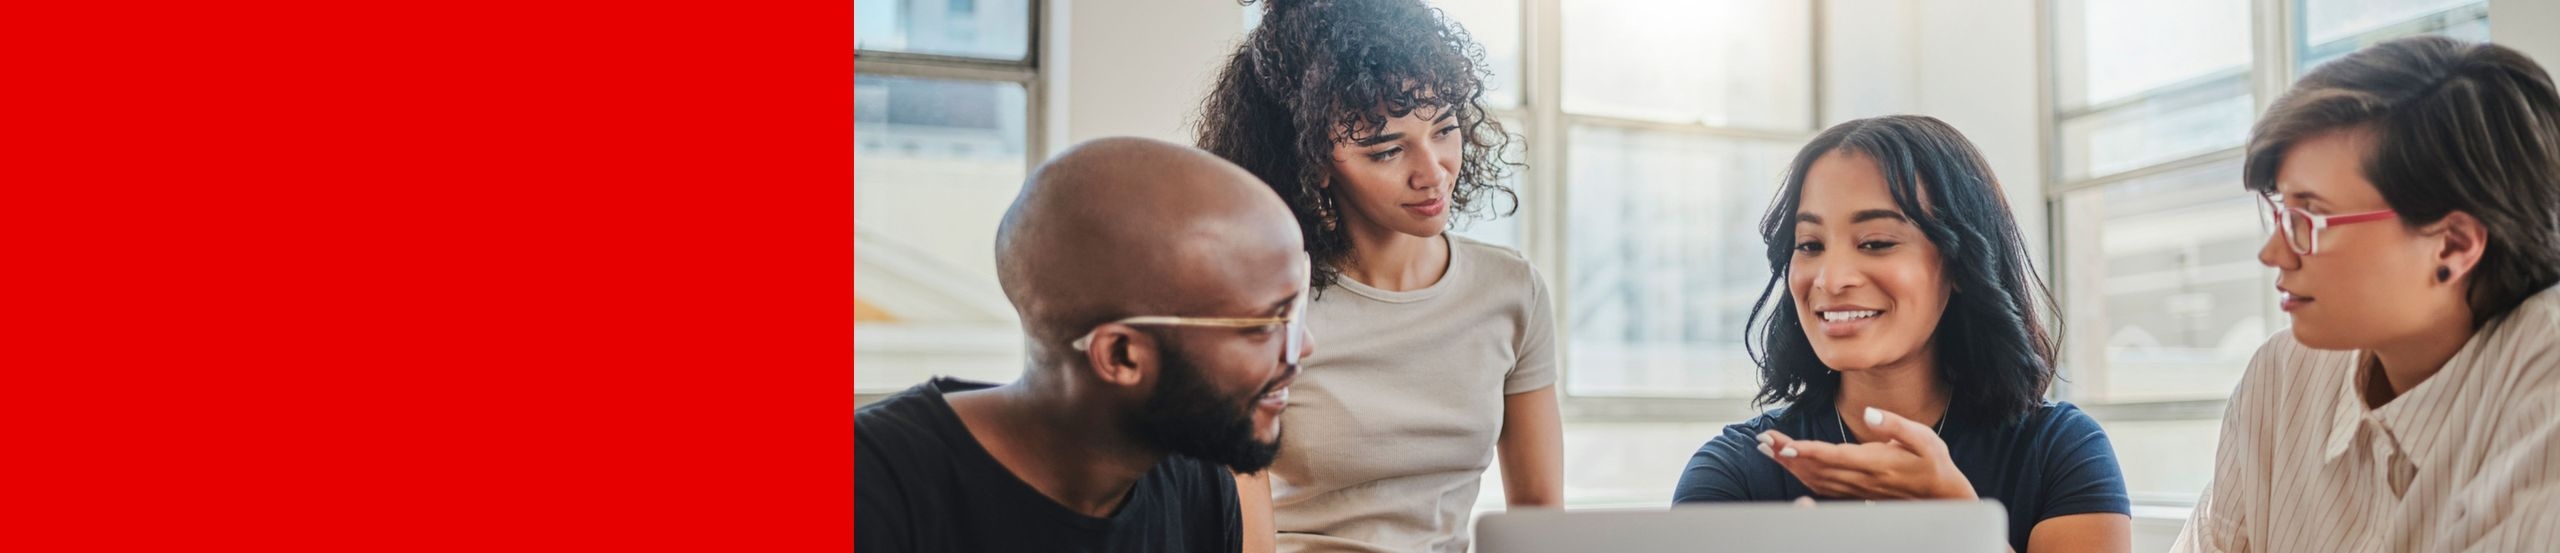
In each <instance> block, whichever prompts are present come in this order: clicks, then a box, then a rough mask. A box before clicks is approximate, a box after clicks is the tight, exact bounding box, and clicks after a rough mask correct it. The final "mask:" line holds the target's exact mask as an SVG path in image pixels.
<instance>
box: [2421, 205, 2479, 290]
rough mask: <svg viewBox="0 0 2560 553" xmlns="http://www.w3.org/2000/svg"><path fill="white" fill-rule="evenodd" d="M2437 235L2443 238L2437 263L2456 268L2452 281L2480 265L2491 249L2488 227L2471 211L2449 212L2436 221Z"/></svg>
mask: <svg viewBox="0 0 2560 553" xmlns="http://www.w3.org/2000/svg"><path fill="white" fill-rule="evenodd" d="M2429 226H2432V227H2435V228H2434V232H2432V233H2431V234H2434V235H2435V236H2436V237H2437V238H2441V239H2443V240H2444V242H2443V245H2441V246H2438V247H2437V248H2436V252H2435V258H2436V259H2435V261H2436V265H2437V266H2439V267H2444V268H2446V269H2449V270H2451V271H2453V278H2451V279H2448V280H2451V281H2457V282H2458V281H2461V280H2462V277H2464V276H2468V275H2470V274H2471V269H2473V268H2476V267H2478V266H2479V265H2480V257H2481V256H2482V255H2485V254H2486V253H2487V252H2488V251H2489V227H2488V226H2486V225H2482V224H2480V218H2478V217H2473V216H2471V214H2469V213H2463V212H2460V211H2455V212H2451V213H2446V214H2445V215H2444V219H2442V220H2438V221H2436V223H2435V224H2434V225H2429Z"/></svg>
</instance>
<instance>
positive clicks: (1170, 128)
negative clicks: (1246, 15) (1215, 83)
mask: <svg viewBox="0 0 2560 553" xmlns="http://www.w3.org/2000/svg"><path fill="white" fill-rule="evenodd" d="M1049 9H1050V14H1049V15H1048V16H1047V17H1045V21H1044V25H1043V27H1042V33H1043V36H1042V37H1041V47H1042V49H1043V50H1042V52H1041V63H1043V64H1046V65H1045V67H1047V68H1048V79H1047V86H1045V87H1044V88H1045V90H1044V92H1045V95H1046V99H1047V101H1048V115H1049V118H1048V119H1049V120H1048V122H1047V123H1048V135H1047V136H1046V137H1045V138H1046V139H1047V140H1046V142H1047V144H1046V148H1045V149H1046V150H1048V151H1045V152H1040V155H1041V157H1042V158H1044V159H1045V158H1047V157H1048V156H1049V155H1052V154H1055V153H1056V152H1058V151H1059V150H1062V149H1065V148H1066V147H1067V146H1070V145H1073V144H1075V143H1077V142H1082V141H1086V140H1092V139H1095V138H1102V137H1106V136H1143V137H1148V138H1155V139H1160V140H1169V141H1173V142H1177V143H1182V144H1189V143H1191V132H1190V129H1189V127H1187V126H1186V125H1188V124H1189V123H1190V122H1191V121H1192V120H1193V119H1194V118H1195V117H1196V114H1197V112H1198V111H1199V108H1200V98H1201V96H1202V95H1203V94H1206V93H1207V91H1208V89H1209V85H1210V80H1211V79H1212V78H1214V77H1215V76H1216V71H1217V69H1218V67H1219V65H1220V64H1223V63H1225V62H1226V59H1227V55H1228V54H1230V53H1232V52H1233V51H1234V49H1235V45H1236V42H1237V41H1238V40H1240V39H1242V38H1244V25H1243V21H1242V19H1240V18H1239V17H1238V16H1237V10H1239V9H1240V8H1238V7H1237V6H1236V4H1235V2H1232V1H1229V0H1052V1H1051V2H1050V7H1049Z"/></svg>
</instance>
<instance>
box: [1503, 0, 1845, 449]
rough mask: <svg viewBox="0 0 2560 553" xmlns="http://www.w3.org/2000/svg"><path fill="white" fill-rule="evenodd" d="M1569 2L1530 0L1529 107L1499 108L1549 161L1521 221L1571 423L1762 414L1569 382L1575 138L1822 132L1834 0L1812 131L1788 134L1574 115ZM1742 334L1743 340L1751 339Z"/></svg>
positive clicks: (1814, 16)
mask: <svg viewBox="0 0 2560 553" xmlns="http://www.w3.org/2000/svg"><path fill="white" fill-rule="evenodd" d="M1565 1H1566V0H1523V1H1521V2H1520V4H1521V10H1522V13H1521V25H1520V28H1521V32H1522V33H1524V34H1526V35H1527V36H1525V37H1524V38H1523V40H1522V41H1521V44H1522V45H1523V49H1524V50H1525V51H1523V52H1522V55H1521V65H1522V67H1519V68H1515V70H1517V71H1520V72H1521V75H1522V79H1521V82H1522V83H1523V88H1525V89H1526V90H1522V91H1521V95H1520V105H1519V106H1516V107H1514V108H1510V109H1497V110H1492V111H1493V112H1494V113H1495V114H1496V116H1498V117H1502V118H1504V119H1503V121H1504V123H1505V125H1506V126H1510V125H1511V124H1512V123H1513V122H1515V121H1517V122H1520V123H1522V124H1521V125H1519V130H1517V131H1515V132H1516V133H1518V134H1519V135H1520V136H1521V137H1522V139H1523V140H1525V141H1526V142H1527V144H1528V148H1527V154H1526V155H1527V159H1530V160H1544V161H1542V162H1532V163H1530V164H1529V167H1528V169H1527V174H1525V175H1522V181H1523V182H1524V183H1525V186H1526V188H1528V191H1527V192H1528V193H1527V194H1523V195H1522V197H1521V202H1520V203H1521V208H1520V212H1519V213H1518V214H1516V215H1514V216H1515V217H1520V218H1521V219H1520V221H1519V222H1518V224H1519V228H1520V231H1521V233H1522V236H1521V237H1520V245H1521V249H1522V253H1523V254H1524V255H1526V256H1527V257H1528V258H1529V260H1530V263H1531V264H1532V265H1535V266H1536V267H1537V268H1538V272H1539V273H1540V274H1542V275H1544V277H1545V278H1546V279H1547V283H1548V286H1547V290H1548V292H1549V295H1551V296H1552V300H1553V301H1554V302H1555V307H1556V309H1555V313H1557V317H1556V322H1555V329H1556V330H1555V332H1556V338H1555V339H1556V344H1555V348H1556V356H1557V358H1556V363H1557V372H1558V377H1557V379H1556V384H1555V385H1556V386H1557V388H1556V391H1557V397H1558V398H1559V402H1560V403H1561V405H1562V409H1563V414H1564V421H1565V422H1566V423H1568V424H1570V423H1696V422H1701V421H1742V420H1748V419H1750V418H1751V417H1755V416H1759V415H1760V413H1761V412H1762V411H1763V409H1762V408H1760V407H1758V406H1755V405H1753V402H1752V399H1751V398H1749V397H1722V398H1714V397H1625V396H1608V395H1583V394H1576V393H1573V391H1572V388H1571V387H1569V386H1568V385H1567V383H1568V382H1569V381H1570V378H1571V375H1572V374H1573V371H1574V370H1576V368H1575V367H1574V366H1573V365H1574V363H1573V339H1572V337H1573V330H1574V329H1573V320H1572V317H1569V316H1567V315H1566V314H1568V313H1571V312H1572V308H1571V306H1572V305H1574V304H1573V301H1574V300H1573V297H1572V296H1573V291H1572V287H1571V286H1567V285H1565V284H1564V283H1567V282H1571V278H1572V274H1573V273H1572V267H1571V266H1570V261H1571V259H1572V256H1571V253H1572V252H1571V251H1570V245H1569V243H1570V240H1569V238H1568V237H1567V236H1566V235H1565V227H1566V226H1567V224H1568V223H1569V222H1568V221H1564V220H1563V218H1564V214H1566V213H1568V211H1569V210H1568V208H1569V206H1567V205H1566V202H1567V201H1568V200H1567V198H1568V197H1569V196H1570V195H1571V194H1570V187H1572V186H1573V183H1572V182H1570V180H1569V179H1567V178H1566V175H1570V174H1572V172H1571V167H1572V164H1573V162H1574V160H1573V159H1572V158H1571V157H1570V154H1569V152H1570V151H1571V150H1572V148H1571V145H1570V144H1567V143H1566V137H1567V136H1569V135H1570V133H1571V131H1572V129H1573V128H1574V127H1577V126H1584V127H1594V128H1608V129H1622V130H1638V131H1651V132H1665V133H1678V134H1688V135H1694V136H1703V137H1711V138H1724V139H1735V140H1747V141H1769V142H1790V143H1796V144H1802V143H1804V142H1807V141H1810V140H1812V139H1813V137H1814V136H1815V135H1817V134H1820V133H1821V130H1822V122H1823V120H1824V119H1823V116H1824V114H1825V113H1826V111H1827V109H1828V106H1827V105H1826V104H1825V102H1824V99H1823V93H1822V92H1823V90H1824V86H1825V84H1826V83H1825V82H1824V81H1823V78H1822V75H1823V54H1824V51H1823V47H1822V42H1823V36H1824V34H1823V30H1824V28H1825V24H1824V20H1823V13H1824V9H1823V8H1824V4H1826V3H1827V2H1828V0H1807V1H1806V2H1805V9H1806V10H1808V11H1809V12H1810V13H1808V14H1807V19H1806V22H1807V24H1808V25H1809V26H1810V27H1811V28H1809V29H1807V32H1806V37H1805V40H1806V42H1807V44H1806V54H1807V58H1808V62H1809V63H1810V67H1808V68H1807V69H1808V75H1807V78H1808V79H1809V81H1808V82H1807V86H1806V89H1805V93H1806V94H1807V95H1809V96H1810V98H1809V99H1808V104H1807V105H1808V106H1809V108H1810V109H1808V110H1807V111H1806V114H1805V116H1806V121H1805V122H1804V123H1805V126H1804V130H1801V131H1780V130H1769V129H1763V128H1755V127H1748V126H1739V125H1733V126H1728V125H1710V124H1706V123H1702V122H1681V123H1672V122H1663V121H1654V120H1646V119H1636V118H1627V117H1617V116H1607V115H1586V114H1574V113H1568V112H1566V111H1564V102H1563V100H1564V80H1563V74H1564V67H1563V66H1564V62H1563V60H1564V35H1563V31H1564V25H1563V16H1564V2H1565ZM1741 338H1742V337H1739V336H1737V337H1735V339H1741Z"/></svg>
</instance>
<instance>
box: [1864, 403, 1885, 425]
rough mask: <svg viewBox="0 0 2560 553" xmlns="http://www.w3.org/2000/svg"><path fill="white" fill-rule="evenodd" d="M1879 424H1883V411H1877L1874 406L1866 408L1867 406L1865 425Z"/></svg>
mask: <svg viewBox="0 0 2560 553" xmlns="http://www.w3.org/2000/svg"><path fill="white" fill-rule="evenodd" d="M1881 424H1884V412H1883V411H1877V410H1876V408H1874V407H1868V408H1867V426H1876V425H1881Z"/></svg>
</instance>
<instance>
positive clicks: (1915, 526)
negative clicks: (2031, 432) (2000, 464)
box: [1475, 501, 2009, 553]
mask: <svg viewBox="0 0 2560 553" xmlns="http://www.w3.org/2000/svg"><path fill="white" fill-rule="evenodd" d="M2008 533H2009V518H2008V512H2007V511H2004V510H2002V509H2001V507H2000V503H1999V502H1997V501H1890V502H1877V503H1874V504H1866V503H1864V502H1856V501H1844V502H1828V503H1823V504H1821V505H1819V506H1816V507H1810V508H1807V507H1797V506H1794V505H1790V504H1786V503H1719V504H1699V505H1682V506H1679V507H1675V508H1671V509H1669V510H1661V509H1654V510H1623V511H1555V510H1524V511H1515V512H1504V513H1488V514H1486V515H1485V516H1484V518H1483V519H1482V520H1478V521H1477V522H1476V543H1475V550H1476V551H1477V552H1478V553H1566V552H1575V553H1580V552H1586V551H1605V552H1613V553H1673V552H1680V553H1688V552H1715V553H1725V552H1734V553H1758V552H1770V553H1835V552H1836V553H1879V552H1886V551H1907V552H1912V553H1985V552H1996V551H2000V550H2002V549H2003V548H2005V547H2008V545H2009V538H2008Z"/></svg>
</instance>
